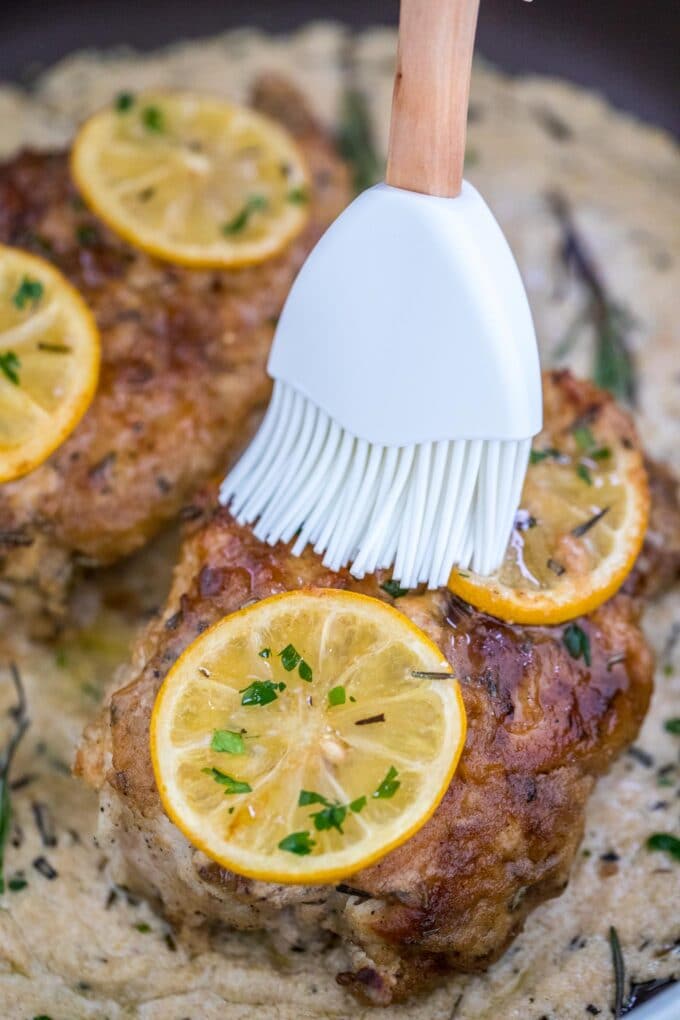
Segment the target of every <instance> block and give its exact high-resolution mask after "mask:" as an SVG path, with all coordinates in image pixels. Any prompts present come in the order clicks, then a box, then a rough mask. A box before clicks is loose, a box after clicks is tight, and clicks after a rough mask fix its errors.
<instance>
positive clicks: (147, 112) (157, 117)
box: [142, 106, 165, 135]
mask: <svg viewBox="0 0 680 1020" xmlns="http://www.w3.org/2000/svg"><path fill="white" fill-rule="evenodd" d="M142 124H143V125H144V127H145V128H146V129H147V131H152V132H154V133H155V134H159V135H160V134H163V132H164V131H165V117H164V116H163V111H162V110H160V109H159V108H158V107H157V106H145V107H144V109H143V110H142Z"/></svg>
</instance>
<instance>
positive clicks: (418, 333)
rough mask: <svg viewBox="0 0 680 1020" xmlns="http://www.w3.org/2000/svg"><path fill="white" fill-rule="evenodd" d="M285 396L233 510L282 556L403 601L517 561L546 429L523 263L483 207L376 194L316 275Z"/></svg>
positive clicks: (303, 290)
mask: <svg viewBox="0 0 680 1020" xmlns="http://www.w3.org/2000/svg"><path fill="white" fill-rule="evenodd" d="M269 371H270V374H271V375H272V376H273V377H274V380H275V386H274V395H273V399H272V403H271V405H270V408H269V411H268V412H267V415H266V417H265V420H264V422H263V424H262V426H261V428H260V431H259V433H258V435H257V436H256V438H255V440H254V442H253V444H252V446H251V447H250V448H249V450H248V451H247V452H246V454H245V455H244V457H243V458H242V460H241V461H240V462H239V464H238V465H237V466H236V467H235V469H234V470H233V471H232V472H231V474H230V475H229V476H228V478H227V479H226V480H225V482H224V484H223V486H222V489H221V493H220V499H221V501H222V502H223V503H224V504H225V505H231V507H232V510H233V512H234V513H235V515H236V517H237V519H238V520H240V521H242V522H244V523H245V522H247V523H255V528H254V530H255V534H256V535H258V537H260V538H261V539H263V540H264V541H267V542H269V543H271V544H274V543H275V542H277V541H279V540H283V541H289V540H291V539H292V538H293V536H294V535H296V534H297V538H296V541H295V544H294V546H293V551H294V552H296V553H299V552H300V551H301V550H302V549H303V548H304V546H305V545H306V544H307V543H308V542H310V543H311V544H312V545H313V546H314V548H315V550H316V551H317V552H318V553H320V554H323V556H324V563H326V565H328V566H329V567H331V568H333V569H338V568H339V567H341V566H343V565H345V564H348V563H349V564H351V567H350V569H351V571H352V573H354V574H355V575H356V576H358V577H361V576H363V575H364V574H365V573H368V572H372V571H374V570H375V569H377V568H379V567H389V566H393V568H394V569H393V576H394V577H395V578H396V579H397V580H399V581H400V583H402V584H403V585H404V586H405V587H411V586H412V585H414V584H416V583H418V582H420V581H426V582H427V583H428V584H429V585H430V586H437V585H440V584H443V583H445V582H446V580H447V579H448V576H449V573H450V571H451V569H452V567H453V566H454V565H456V564H457V565H459V566H463V567H467V566H472V567H473V569H474V570H476V571H477V572H479V573H482V574H486V573H491V572H492V571H493V570H494V569H495V568H496V567H497V566H498V565H499V564H500V562H501V560H502V558H503V555H504V552H505V548H506V545H507V542H508V539H509V537H510V533H511V530H512V525H513V521H514V516H515V513H516V510H517V506H518V503H519V498H520V493H521V488H522V483H523V480H524V476H525V472H526V467H527V463H528V457H529V449H530V445H531V437H532V436H533V435H535V434H536V433H537V432H538V431H540V428H541V416H542V405H541V386H540V370H539V363H538V353H537V348H536V339H535V334H534V329H533V324H532V320H531V313H530V311H529V306H528V302H527V299H526V295H525V292H524V287H523V285H522V282H521V279H520V276H519V272H518V270H517V266H516V264H515V261H514V259H513V256H512V254H511V252H510V249H509V247H508V245H507V242H506V241H505V238H504V237H503V234H502V232H501V230H500V228H499V227H498V225H497V223H496V221H495V219H494V218H493V216H492V214H491V212H490V211H489V209H488V207H487V206H486V204H485V203H484V201H483V199H482V198H481V197H480V195H479V194H478V193H477V192H476V191H475V189H474V188H472V187H471V185H469V184H467V183H464V185H463V190H462V192H461V195H460V196H458V197H457V198H437V197H433V196H426V195H419V194H415V193H413V192H409V191H405V190H402V189H399V188H393V187H389V186H387V185H378V186H376V187H375V188H372V189H370V190H369V191H367V192H364V193H363V194H362V195H361V196H360V197H359V198H358V199H356V200H355V201H354V202H353V203H352V205H351V206H349V208H348V209H347V210H345V212H344V213H343V214H342V215H341V216H340V217H339V219H338V220H337V221H336V222H335V223H334V224H333V226H332V227H331V228H330V229H329V230H328V231H327V233H326V234H325V235H324V237H323V238H322V239H321V241H320V242H319V244H318V245H317V246H316V248H315V249H314V251H313V252H312V254H311V255H310V256H309V258H308V260H307V262H306V263H305V265H304V266H303V268H302V270H301V272H300V275H299V276H298V278H297V280H296V281H295V284H294V286H293V289H292V290H291V293H290V295H289V298H288V301H287V303H286V306H285V308H284V311H283V314H282V316H281V319H280V322H279V325H278V328H277V333H276V337H275V341H274V346H273V348H272V353H271V357H270V362H269Z"/></svg>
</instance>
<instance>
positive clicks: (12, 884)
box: [7, 874, 28, 892]
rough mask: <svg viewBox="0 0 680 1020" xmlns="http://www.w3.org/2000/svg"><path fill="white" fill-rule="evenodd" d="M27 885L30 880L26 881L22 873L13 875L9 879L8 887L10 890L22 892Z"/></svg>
mask: <svg viewBox="0 0 680 1020" xmlns="http://www.w3.org/2000/svg"><path fill="white" fill-rule="evenodd" d="M27 885H28V882H27V881H26V879H25V878H24V876H23V875H20V874H17V875H13V876H12V878H10V879H9V881H8V882H7V888H8V889H9V890H10V892H21V890H22V889H25V888H26V886H27Z"/></svg>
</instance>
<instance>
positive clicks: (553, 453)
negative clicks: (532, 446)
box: [529, 446, 560, 464]
mask: <svg viewBox="0 0 680 1020" xmlns="http://www.w3.org/2000/svg"><path fill="white" fill-rule="evenodd" d="M559 455H560V451H559V450H556V449H555V447H554V446H548V447H546V449H545V450H532V451H531V453H530V454H529V463H530V464H540V463H541V461H542V460H547V459H548V458H549V457H550V458H553V459H554V458H555V457H559Z"/></svg>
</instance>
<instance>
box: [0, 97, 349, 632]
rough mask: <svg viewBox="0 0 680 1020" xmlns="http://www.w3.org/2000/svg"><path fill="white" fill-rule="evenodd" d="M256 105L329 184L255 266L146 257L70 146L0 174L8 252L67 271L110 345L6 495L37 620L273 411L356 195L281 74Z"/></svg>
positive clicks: (141, 533)
mask: <svg viewBox="0 0 680 1020" xmlns="http://www.w3.org/2000/svg"><path fill="white" fill-rule="evenodd" d="M253 98H254V104H255V106H256V107H258V108H259V109H260V110H262V111H263V112H265V113H269V114H270V115H272V116H273V117H275V118H277V119H278V120H279V121H281V122H282V123H283V124H284V125H285V126H287V127H288V128H289V129H290V130H291V132H292V133H293V134H294V135H295V136H296V138H297V141H298V143H299V145H300V148H301V150H302V151H303V153H304V155H305V157H306V159H307V161H308V164H309V167H310V170H311V174H312V179H313V188H312V194H311V199H310V200H311V216H310V221H309V224H308V226H307V228H306V230H305V231H304V233H303V234H302V235H301V236H300V237H298V238H297V239H296V240H295V241H294V242H293V243H292V244H291V245H290V246H289V247H288V248H287V250H286V251H284V252H283V254H281V255H280V256H279V257H277V258H275V259H272V260H269V261H268V262H266V263H264V264H262V265H260V266H256V267H253V268H247V269H241V270H232V271H212V270H204V271H203V270H192V269H185V268H182V267H179V266H173V265H169V264H165V263H162V262H158V261H157V260H155V259H152V258H150V257H148V256H147V255H145V254H144V253H142V252H140V251H138V250H136V249H134V248H133V247H131V246H130V245H129V244H127V243H126V242H124V241H123V240H122V239H120V238H119V237H117V236H116V235H115V234H113V233H112V232H111V231H109V230H108V229H107V228H106V227H105V226H104V225H103V224H102V223H101V222H100V221H99V220H97V218H96V217H94V216H93V215H92V214H90V213H89V212H88V211H87V209H86V207H85V205H84V204H83V202H82V200H81V199H80V198H79V196H78V194H77V192H76V190H75V187H74V185H73V183H72V181H71V178H70V174H69V168H68V154H67V153H66V152H60V153H56V154H54V153H53V154H44V153H37V152H24V153H21V154H20V155H19V156H17V157H16V158H15V159H13V160H11V161H10V162H8V163H6V164H5V165H4V166H2V167H0V242H2V243H4V244H8V245H15V246H18V247H22V248H26V249H28V250H30V251H32V252H34V253H35V254H38V255H41V256H43V257H45V258H47V259H49V260H50V261H52V262H53V263H54V264H55V265H56V266H57V267H58V268H59V269H61V270H62V272H64V273H65V275H66V276H67V277H68V278H69V279H70V280H71V282H72V283H73V284H74V285H75V286H76V287H77V288H78V289H79V290H80V292H81V293H82V294H83V296H84V297H85V300H86V301H87V303H88V304H89V306H90V307H91V308H92V310H93V311H94V313H95V316H96V318H97V322H98V325H99V329H100V331H101V339H102V367H101V376H100V380H99V387H98V390H97V393H96V396H95V398H94V401H93V403H92V405H91V407H90V408H89V410H88V412H87V413H86V415H85V417H84V419H83V420H82V422H81V423H80V424H79V425H78V427H77V428H76V430H75V431H74V432H73V434H72V435H71V436H70V438H69V439H68V440H67V441H66V442H65V443H64V444H63V445H62V446H61V447H60V448H59V449H58V450H57V451H56V452H55V453H54V454H53V455H52V456H51V457H50V458H49V459H48V460H47V461H46V462H45V463H44V464H43V465H42V466H40V467H39V468H38V469H37V470H35V471H33V472H32V473H31V474H29V475H28V476H26V477H24V478H21V479H18V480H17V481H15V482H12V483H9V484H6V485H3V486H1V487H0V595H2V596H4V600H9V601H12V602H14V603H15V604H16V605H17V606H18V608H20V609H21V610H22V611H23V612H27V611H30V610H32V609H33V608H38V609H43V608H45V607H46V608H47V611H48V612H51V613H54V614H56V615H58V614H59V612H60V609H61V606H62V601H63V595H64V591H65V588H66V585H67V583H68V580H69V577H70V575H71V572H72V568H73V564H74V562H75V561H81V562H85V563H87V564H92V565H101V564H107V563H111V562H113V561H114V560H116V559H118V558H120V557H122V556H125V555H127V554H128V553H130V552H132V551H133V550H135V549H138V548H139V547H140V546H142V545H143V544H144V543H145V542H146V541H147V540H148V539H149V538H150V537H151V536H152V535H154V534H155V533H156V532H157V531H158V530H159V529H160V528H161V527H162V525H163V524H165V523H166V522H167V521H168V520H170V519H172V518H174V517H175V516H176V515H177V513H178V512H179V511H180V510H181V509H182V508H183V507H186V505H187V503H188V502H189V501H190V500H191V497H192V496H193V494H194V493H195V492H196V490H197V489H198V488H199V487H200V486H201V485H202V484H203V483H204V482H205V481H206V480H207V479H208V478H209V477H210V476H211V475H212V474H213V473H214V472H216V471H219V470H221V469H223V468H226V467H227V464H228V462H229V460H230V458H231V457H232V456H233V454H234V452H235V451H236V450H237V449H239V448H240V447H241V446H243V445H244V443H245V442H246V440H247V439H248V437H249V435H250V434H251V432H252V431H253V430H254V428H255V424H256V422H257V420H258V418H259V415H260V414H261V411H262V409H263V407H264V405H265V404H266V401H267V398H268V395H269V389H270V383H269V380H268V378H267V376H266V374H265V363H266V358H267V354H268V351H269V346H270V343H271V339H272V334H273V330H274V325H275V322H276V317H277V315H278V314H279V312H280V310H281V307H282V305H283V302H284V300H285V298H286V295H287V293H288V290H289V288H290V285H291V282H292V280H293V278H294V276H295V274H296V273H297V271H298V269H299V268H300V266H301V264H302V262H303V260H304V258H305V256H306V254H307V253H308V251H309V250H310V248H311V247H312V246H313V244H314V243H315V241H316V240H317V238H318V237H319V236H320V234H321V233H322V232H323V230H324V229H325V228H326V227H327V226H328V224H329V223H330V222H331V221H332V220H333V219H334V218H335V217H336V216H337V215H338V213H339V212H340V211H341V209H342V208H343V206H344V205H345V204H346V203H347V201H348V199H349V187H348V178H347V173H346V170H345V168H344V166H343V164H342V163H341V162H340V160H339V158H338V157H337V155H336V153H335V151H334V149H333V146H332V144H331V141H330V140H329V139H328V138H327V137H326V136H325V135H324V133H323V132H322V131H321V129H320V128H319V126H318V125H317V124H316V123H315V122H314V120H313V119H312V117H311V116H310V114H309V113H308V111H307V109H306V107H305V106H304V104H303V101H302V99H301V97H300V96H299V95H298V94H297V92H295V91H293V90H292V89H290V87H289V86H287V85H286V84H285V83H283V82H281V81H280V80H279V79H272V78H270V79H265V80H263V81H262V82H261V83H260V85H259V86H258V87H257V88H256V90H255V95H254V97H253ZM185 512H186V513H187V514H190V513H191V512H192V511H191V509H190V508H189V509H188V510H186V511H185Z"/></svg>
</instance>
